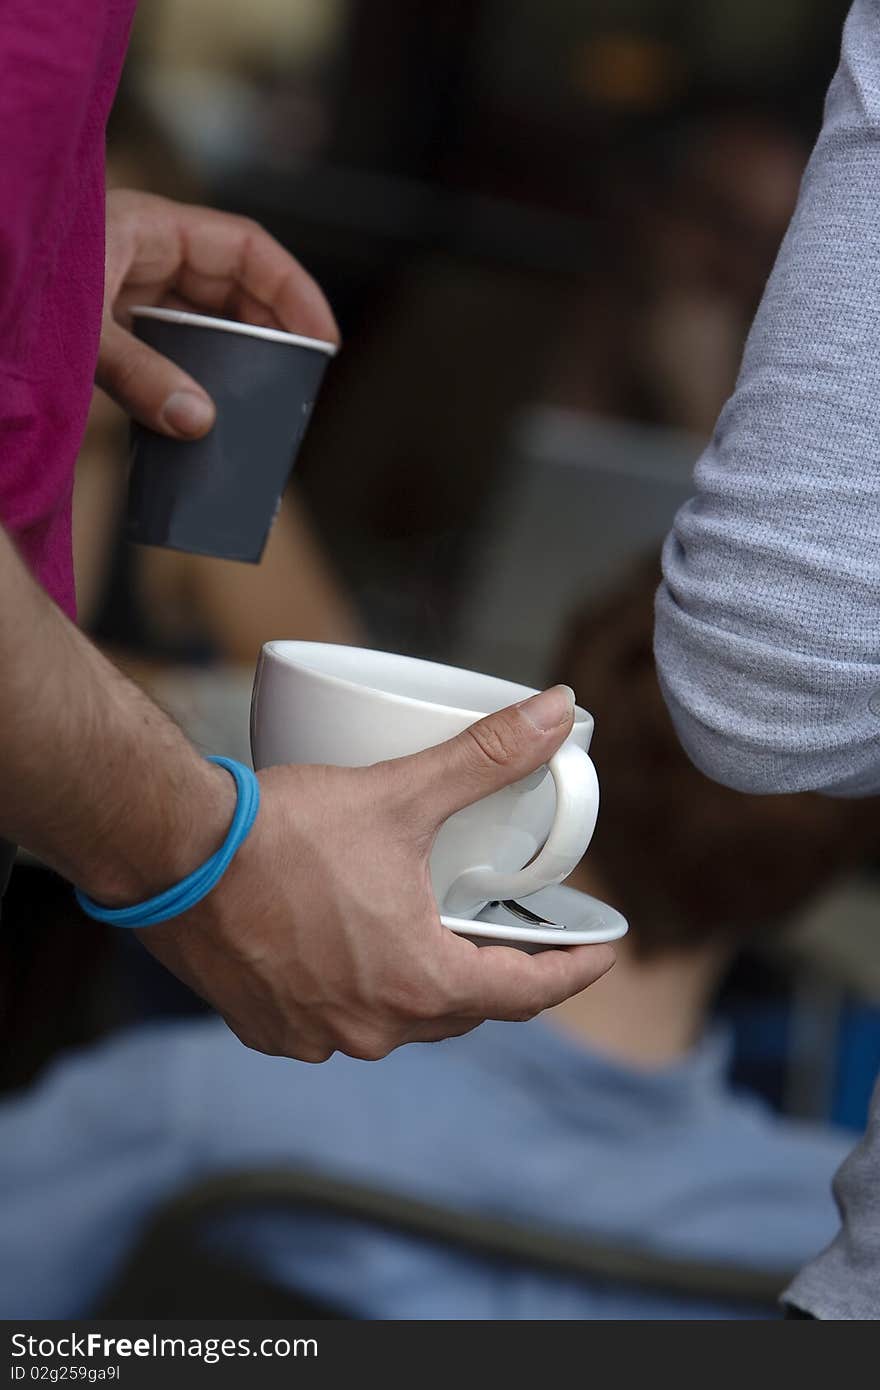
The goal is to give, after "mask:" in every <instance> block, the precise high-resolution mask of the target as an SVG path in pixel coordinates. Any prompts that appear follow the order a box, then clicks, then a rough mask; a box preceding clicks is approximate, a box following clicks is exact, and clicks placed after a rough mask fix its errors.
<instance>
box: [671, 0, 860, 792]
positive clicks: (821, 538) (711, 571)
mask: <svg viewBox="0 0 880 1390" xmlns="http://www.w3.org/2000/svg"><path fill="white" fill-rule="evenodd" d="M878 182H880V11H878V7H877V6H876V4H874V3H868V0H858V3H857V4H856V5H854V7H853V10H852V13H851V15H850V18H849V20H848V22H847V27H846V31H845V35H844V44H843V53H842V59H841V65H840V68H839V70H838V73H837V76H836V77H835V80H834V83H833V84H832V87H831V90H830V92H829V96H828V102H827V106H826V112H825V122H824V126H823V130H822V134H821V136H820V139H819V142H818V144H817V147H816V150H815V152H814V154H813V157H812V159H811V162H810V166H809V168H808V170H807V174H806V176H805V178H804V182H803V186H802V189H801V195H800V199H799V203H798V207H797V211H796V213H795V215H794V218H793V220H792V224H791V226H790V228H789V231H788V233H787V236H786V238H785V241H784V243H783V246H782V249H781V251H780V255H779V259H778V261H777V264H776V267H775V269H774V271H773V274H772V276H771V278H770V281H769V283H768V286H767V290H766V292H765V295H764V299H763V302H762V304H761V307H760V310H759V312H758V315H757V318H756V320H755V324H754V327H753V329H752V332H751V334H750V336H749V341H748V344H747V347H746V352H745V356H744V359H743V366H742V370H741V374H740V378H739V381H738V383H737V387H736V391H735V393H734V395H733V398H732V399H731V401H730V402H729V403H728V405H727V406H726V408H725V410H724V412H723V413H722V415H721V418H720V420H719V423H718V427H717V430H716V432H715V437H714V439H713V441H712V443H711V445H710V446H709V448H708V449H707V450H706V452H705V454H704V455H703V457H702V459H701V460H700V463H699V466H698V469H697V474H696V487H697V496H696V499H695V500H694V501H693V502H691V503H689V504H688V505H687V506H686V507H685V508H683V510H682V511H681V513H680V514H679V516H678V517H677V518H676V523H675V528H674V531H673V533H672V535H671V536H670V537H669V539H668V541H667V544H666V548H665V553H664V575H665V583H664V586H663V587H662V589H661V592H660V595H659V599H658V622H657V659H658V670H659V672H660V677H661V680H662V682H663V684H664V688H665V690H666V693H667V696H668V698H669V702H670V709H671V711H672V714H673V718H674V719H675V720H676V724H677V726H678V728H679V732H680V733H681V736H682V739H683V741H684V742H685V744H686V746H687V747H688V750H689V752H690V753H691V755H692V756H693V758H694V760H695V761H696V762H697V763H698V764H699V765H700V766H701V767H702V768H704V770H706V771H707V772H709V773H710V774H711V775H712V776H715V777H717V778H718V779H719V780H721V781H724V782H728V783H730V784H731V785H734V786H738V787H741V788H742V789H744V790H750V791H796V790H802V789H806V788H816V789H822V790H828V791H841V792H849V793H868V792H873V791H876V790H878V788H880V752H878V750H880V717H878V713H880V698H878V692H880V603H878V597H877V594H878V587H877V576H878V574H880V218H878V216H877V207H876V189H877V186H878ZM872 705H874V706H875V708H876V709H877V711H878V713H874V712H872V708H871V706H872Z"/></svg>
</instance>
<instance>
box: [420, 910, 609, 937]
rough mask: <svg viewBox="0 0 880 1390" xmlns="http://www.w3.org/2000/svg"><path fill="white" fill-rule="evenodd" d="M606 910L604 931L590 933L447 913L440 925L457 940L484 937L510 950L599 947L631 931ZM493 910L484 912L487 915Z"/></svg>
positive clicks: (588, 931)
mask: <svg viewBox="0 0 880 1390" xmlns="http://www.w3.org/2000/svg"><path fill="white" fill-rule="evenodd" d="M602 906H603V908H604V910H605V912H607V913H608V914H609V917H610V920H608V921H606V923H605V924H604V925H603V926H601V927H593V928H592V930H589V929H588V930H586V931H583V930H580V931H578V930H577V929H573V928H568V927H511V926H509V925H508V924H507V922H504V923H501V922H491V921H490V922H487V921H486V919H485V917H484V916H483V913H481V914H480V916H479V917H477V918H476V919H475V920H474V921H473V922H469V921H468V920H467V919H466V918H464V917H447V916H446V914H445V913H444V914H443V915H442V916H441V918H440V921H441V922H442V923H443V925H444V927H448V928H449V930H450V931H454V932H455V933H456V935H457V936H482V937H486V938H488V940H490V941H497V942H499V944H500V943H504V942H506V943H507V944H508V945H510V946H516V945H517V944H522V945H526V944H527V945H530V946H595V945H599V944H600V943H601V942H603V941H619V940H620V938H621V937H622V936H626V933H627V931H628V930H629V924H628V922H627V920H626V918H625V917H622V916H621V914H620V913H619V912H617V911H616V910H615V909H614V908H613V907H608V906H607V905H606V904H604V903H603V904H602ZM489 910H490V909H484V912H485V911H489ZM481 919H482V920H481Z"/></svg>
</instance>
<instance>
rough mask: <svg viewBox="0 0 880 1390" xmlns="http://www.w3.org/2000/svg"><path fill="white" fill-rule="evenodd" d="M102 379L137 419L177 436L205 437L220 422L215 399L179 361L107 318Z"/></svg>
mask: <svg viewBox="0 0 880 1390" xmlns="http://www.w3.org/2000/svg"><path fill="white" fill-rule="evenodd" d="M96 380H97V382H98V385H99V386H101V387H103V389H104V390H105V391H106V392H107V394H108V395H109V396H112V397H113V399H114V400H115V401H116V402H117V403H118V404H119V405H121V406H122V408H123V410H126V411H127V412H128V414H129V415H131V416H133V417H134V419H135V420H139V421H140V423H141V424H142V425H146V426H147V427H148V428H149V429H151V430H156V431H157V432H158V433H159V434H167V435H169V436H170V437H171V438H172V439H200V438H201V436H202V435H203V434H207V433H208V430H209V429H210V428H211V426H212V425H213V423H214V417H215V414H216V411H215V409H214V402H213V401H212V400H211V397H210V396H209V395H208V393H207V391H206V390H205V389H204V387H202V386H199V384H198V382H196V381H193V379H192V377H191V376H187V374H186V372H184V371H181V369H180V367H178V366H177V365H176V363H174V362H172V361H171V360H170V359H169V358H167V357H163V356H162V354H161V353H159V352H156V350H155V348H151V347H148V346H147V344H146V343H142V342H141V341H140V339H139V338H136V337H135V336H134V334H133V333H129V331H128V329H126V328H123V327H122V325H121V324H119V323H116V321H115V320H114V319H109V320H107V319H105V321H104V327H103V330H102V332H101V351H100V354H99V357H98V370H97V373H96Z"/></svg>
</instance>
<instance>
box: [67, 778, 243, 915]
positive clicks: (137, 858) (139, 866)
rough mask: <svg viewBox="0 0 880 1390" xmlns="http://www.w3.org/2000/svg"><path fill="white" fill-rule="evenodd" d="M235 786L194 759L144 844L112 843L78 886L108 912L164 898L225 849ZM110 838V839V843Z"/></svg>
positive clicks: (79, 877)
mask: <svg viewBox="0 0 880 1390" xmlns="http://www.w3.org/2000/svg"><path fill="white" fill-rule="evenodd" d="M235 803H236V790H235V783H234V782H233V780H232V778H231V777H230V776H229V773H228V772H226V771H225V770H224V769H223V768H222V767H218V766H216V765H215V764H214V763H209V762H207V761H206V760H205V759H203V758H200V757H198V756H197V755H195V754H194V756H193V758H192V761H191V763H190V764H188V765H187V767H186V769H185V771H184V774H183V775H182V777H181V779H180V781H179V784H178V785H176V786H175V788H174V792H173V795H172V796H171V797H170V798H168V799H167V803H166V804H164V805H162V806H157V807H156V809H155V818H156V824H155V827H154V828H153V829H152V830H150V829H148V831H147V833H146V835H144V836H143V837H141V839H140V843H138V844H131V845H128V846H120V847H118V848H116V852H115V853H112V854H108V853H107V852H106V851H107V842H106V840H105V842H104V845H103V846H102V847H101V853H100V854H99V855H98V856H96V859H95V862H94V864H93V865H91V866H90V867H89V868H87V869H86V871H85V872H84V873H80V874H78V875H77V879H76V882H77V886H78V887H79V888H81V889H82V890H83V892H85V893H87V894H88V896H89V897H90V898H94V899H95V901H96V902H99V903H101V905H102V906H104V907H111V908H116V907H126V906H128V905H129V904H131V903H135V902H141V901H143V900H144V899H147V898H151V897H154V896H155V895H156V894H157V893H161V892H164V891H165V889H167V888H169V887H171V886H172V885H173V884H175V883H178V882H180V880H181V879H183V878H185V877H186V876H187V875H188V874H191V873H192V872H193V871H194V870H195V869H197V868H198V867H199V865H200V864H202V863H204V862H205V860H206V859H208V858H209V857H210V856H211V855H212V854H214V853H216V851H217V850H218V849H219V848H220V846H221V845H222V843H223V841H224V839H225V837H226V834H227V831H228V829H229V825H230V823H231V821H232V817H233V814H234V812H235ZM108 838H109V837H108Z"/></svg>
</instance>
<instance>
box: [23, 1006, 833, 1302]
mask: <svg viewBox="0 0 880 1390" xmlns="http://www.w3.org/2000/svg"><path fill="white" fill-rule="evenodd" d="M725 1065H726V1048H725V1045H724V1043H723V1040H721V1039H720V1038H719V1037H717V1036H714V1037H710V1038H708V1039H707V1040H706V1041H705V1042H704V1043H703V1044H702V1045H701V1046H700V1047H698V1048H697V1049H696V1050H695V1051H693V1052H692V1053H691V1054H690V1055H689V1056H688V1057H686V1058H685V1059H684V1060H682V1061H681V1062H680V1063H678V1064H677V1065H675V1066H673V1067H670V1068H667V1069H665V1070H662V1071H656V1072H650V1073H649V1072H639V1071H636V1070H633V1069H630V1068H627V1067H623V1066H621V1065H619V1064H617V1063H614V1062H612V1061H610V1060H608V1059H606V1058H603V1057H601V1056H599V1055H597V1054H596V1053H594V1052H591V1051H588V1050H587V1049H586V1048H584V1047H583V1046H581V1045H580V1044H579V1043H577V1042H575V1041H574V1040H573V1039H571V1038H569V1037H567V1036H565V1035H563V1034H561V1033H558V1032H556V1031H554V1029H552V1028H551V1027H550V1026H548V1025H547V1024H546V1023H544V1022H541V1021H536V1022H533V1023H528V1024H504V1023H489V1024H484V1025H483V1027H482V1028H480V1029H479V1030H478V1031H476V1032H475V1033H472V1034H469V1035H468V1036H466V1037H463V1038H457V1039H452V1040H450V1041H448V1042H444V1043H434V1044H428V1045H417V1046H411V1047H407V1048H403V1049H401V1050H400V1051H398V1052H395V1053H393V1054H392V1055H391V1056H390V1057H388V1058H386V1059H385V1060H384V1061H382V1062H359V1061H354V1060H352V1059H350V1058H347V1057H342V1056H336V1057H334V1058H333V1059H332V1060H331V1061H330V1062H328V1063H326V1064H325V1065H323V1066H320V1067H314V1066H308V1065H305V1064H302V1063H298V1062H291V1061H288V1060H285V1059H283V1058H274V1057H265V1056H262V1055H261V1054H258V1053H255V1052H250V1051H248V1050H247V1049H246V1048H244V1047H242V1046H241V1044H240V1043H239V1042H238V1041H237V1040H236V1039H235V1038H234V1037H233V1036H232V1034H231V1033H229V1032H228V1030H227V1029H226V1027H225V1026H224V1025H223V1024H222V1023H220V1022H219V1021H217V1020H214V1019H209V1020H205V1021H198V1022H186V1023H179V1024H174V1025H168V1024H166V1025H162V1026H155V1027H150V1028H141V1029H138V1030H136V1031H133V1032H131V1033H128V1034H123V1035H121V1036H118V1037H115V1038H111V1039H110V1040H109V1041H107V1042H105V1043H103V1044H102V1045H101V1046H99V1047H96V1048H93V1049H91V1050H88V1051H84V1052H81V1053H79V1054H75V1055H72V1056H70V1057H68V1058H65V1059H63V1060H62V1061H61V1062H60V1063H59V1064H58V1065H56V1066H55V1067H54V1068H53V1069H52V1070H51V1071H50V1072H49V1073H48V1074H47V1075H46V1077H45V1079H43V1080H42V1081H41V1083H40V1084H39V1085H38V1086H37V1087H36V1088H35V1089H34V1090H33V1091H31V1092H29V1093H28V1094H26V1095H24V1096H21V1097H18V1098H13V1099H11V1100H9V1101H7V1102H6V1103H5V1104H3V1105H2V1106H0V1317H2V1318H71V1317H79V1316H83V1315H84V1314H85V1313H87V1312H88V1310H89V1308H90V1306H92V1304H93V1302H94V1299H95V1298H96V1296H97V1295H98V1294H99V1293H100V1292H101V1290H102V1289H103V1288H104V1286H105V1285H106V1284H107V1283H108V1281H110V1280H111V1279H112V1277H113V1274H114V1272H115V1271H116V1270H117V1269H118V1267H119V1265H120V1262H121V1260H122V1259H123V1258H124V1256H125V1254H126V1252H127V1251H128V1249H129V1248H130V1246H131V1244H132V1242H133V1240H134V1239H135V1238H136V1236H137V1234H138V1232H139V1230H140V1229H141V1228H142V1226H143V1224H144V1222H145V1221H146V1220H147V1219H148V1218H149V1216H150V1215H151V1213H152V1212H153V1211H154V1210H155V1208H156V1206H157V1204H158V1203H160V1202H162V1201H163V1200H164V1199H166V1198H168V1197H169V1196H171V1194H172V1193H174V1192H175V1191H176V1190H177V1189H178V1188H179V1187H180V1186H182V1185H184V1184H188V1183H191V1182H193V1181H195V1180H197V1179H199V1178H204V1177H206V1176H208V1175H210V1174H217V1173H218V1172H221V1171H224V1170H230V1169H240V1168H243V1167H258V1166H277V1165H280V1164H285V1163H289V1164H292V1165H295V1166H297V1167H300V1168H306V1169H311V1170H314V1171H319V1172H322V1173H326V1174H331V1175H335V1176H338V1177H341V1178H347V1179H349V1180H356V1181H358V1182H361V1183H367V1184H372V1185H375V1186H377V1187H383V1188H388V1189H391V1190H392V1191H394V1192H397V1193H401V1194H406V1195H409V1196H411V1197H415V1198H420V1199H422V1200H429V1201H432V1202H440V1203H448V1204H451V1205H452V1206H454V1207H456V1208H459V1209H465V1210H473V1211H474V1212H479V1213H482V1214H487V1215H496V1216H506V1217H513V1218H517V1219H520V1220H525V1221H528V1220H529V1219H533V1220H535V1221H538V1222H541V1223H552V1224H554V1225H556V1226H558V1227H559V1228H560V1230H561V1231H564V1232H568V1233H576V1232H582V1233H585V1234H592V1235H593V1236H595V1237H596V1238H601V1239H603V1240H609V1239H610V1240H614V1239H617V1240H620V1241H627V1242H635V1243H638V1244H641V1245H642V1246H646V1247H648V1248H650V1249H654V1250H657V1251H660V1252H664V1253H666V1254H669V1255H677V1256H682V1257H688V1256H689V1257H696V1258H705V1259H709V1260H729V1261H736V1262H745V1263H748V1264H751V1265H755V1266H759V1267H767V1268H778V1267H780V1266H785V1265H787V1264H790V1265H791V1266H795V1265H797V1264H798V1263H799V1262H801V1261H803V1260H804V1259H806V1258H808V1257H809V1256H810V1255H812V1254H814V1253H815V1252H816V1251H818V1250H819V1249H820V1248H821V1247H822V1246H823V1245H824V1244H825V1243H826V1242H827V1241H828V1240H829V1239H830V1238H831V1237H832V1235H833V1234H834V1231H835V1228H836V1224H837V1222H836V1216H835V1211H834V1206H833V1203H832V1200H831V1197H830V1194H829V1181H830V1178H831V1174H832V1173H833V1171H834V1169H835V1167H836V1166H837V1164H838V1163H839V1161H840V1159H841V1157H842V1156H843V1154H844V1153H845V1152H846V1149H847V1146H848V1140H847V1137H846V1136H845V1135H841V1134H839V1133H834V1132H829V1131H827V1130H823V1129H816V1128H814V1127H807V1126H802V1125H796V1124H794V1123H792V1122H783V1121H780V1120H778V1119H777V1118H775V1117H774V1116H772V1115H771V1114H770V1113H769V1112H768V1111H767V1110H766V1109H765V1108H764V1107H763V1106H762V1105H761V1104H759V1103H757V1102H756V1101H755V1100H752V1099H744V1098H738V1097H736V1096H734V1095H733V1094H732V1093H731V1092H730V1090H729V1089H728V1087H727V1085H726V1083H725ZM236 1245H237V1248H238V1250H239V1252H240V1253H242V1254H244V1255H247V1256H248V1257H249V1258H251V1259H252V1261H253V1262H256V1264H257V1265H258V1267H259V1268H260V1269H261V1271H262V1272H263V1273H264V1274H267V1275H269V1276H270V1277H272V1278H274V1279H277V1280H280V1281H282V1282H286V1283H289V1284H290V1285H291V1286H293V1287H296V1288H297V1289H299V1290H301V1291H302V1292H303V1293H306V1294H311V1295H312V1296H315V1297H318V1298H321V1299H325V1300H328V1301H330V1302H332V1303H333V1304H335V1305H336V1306H339V1307H342V1308H343V1309H346V1310H350V1311H351V1314H352V1315H353V1316H360V1317H368V1318H395V1319H399V1318H449V1319H473V1318H478V1319H513V1318H529V1319H561V1318H625V1317H639V1318H646V1317H695V1316H697V1317H698V1316H702V1315H706V1316H717V1315H718V1313H719V1310H718V1309H717V1308H709V1307H707V1306H704V1305H700V1304H698V1303H696V1302H694V1303H688V1302H683V1301H682V1300H680V1299H677V1298H667V1297H664V1296H661V1295H651V1294H644V1295H642V1294H640V1293H638V1292H635V1291H632V1292H631V1291H628V1290H625V1289H621V1290H613V1289H610V1288H609V1287H608V1286H606V1287H604V1288H599V1287H594V1286H591V1285H590V1284H589V1283H588V1282H584V1281H581V1280H578V1279H575V1278H569V1277H556V1276H554V1275H548V1274H546V1273H543V1272H540V1271H538V1270H535V1271H531V1270H528V1269H523V1268H519V1267H517V1268H513V1267H509V1268H505V1267H502V1266H500V1265H499V1264H498V1263H496V1262H492V1263H490V1262H487V1261H481V1260H479V1259H476V1258H473V1257H471V1256H470V1255H466V1254H464V1253H459V1252H452V1251H449V1250H444V1249H441V1248H440V1247H438V1246H435V1245H433V1244H427V1243H423V1242H420V1241H418V1240H415V1239H413V1238H410V1237H397V1236H394V1235H390V1234H388V1233H386V1232H383V1231H381V1230H378V1229H375V1230H373V1229H370V1228H366V1227H363V1226H360V1225H355V1224H352V1223H349V1222H345V1221H343V1220H339V1219H337V1218H332V1219H331V1218H324V1217H320V1216H308V1215H305V1214H304V1215H302V1216H293V1215H291V1216H285V1217H281V1218H279V1217H278V1216H277V1215H273V1216H272V1217H271V1219H265V1218H254V1219H253V1220H250V1221H248V1222H247V1223H246V1224H245V1226H244V1227H242V1224H241V1222H239V1223H238V1225H237V1227H236ZM725 1311H728V1312H729V1313H730V1315H731V1316H734V1315H735V1313H734V1312H733V1310H721V1312H722V1315H723V1314H724V1312H725Z"/></svg>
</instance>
